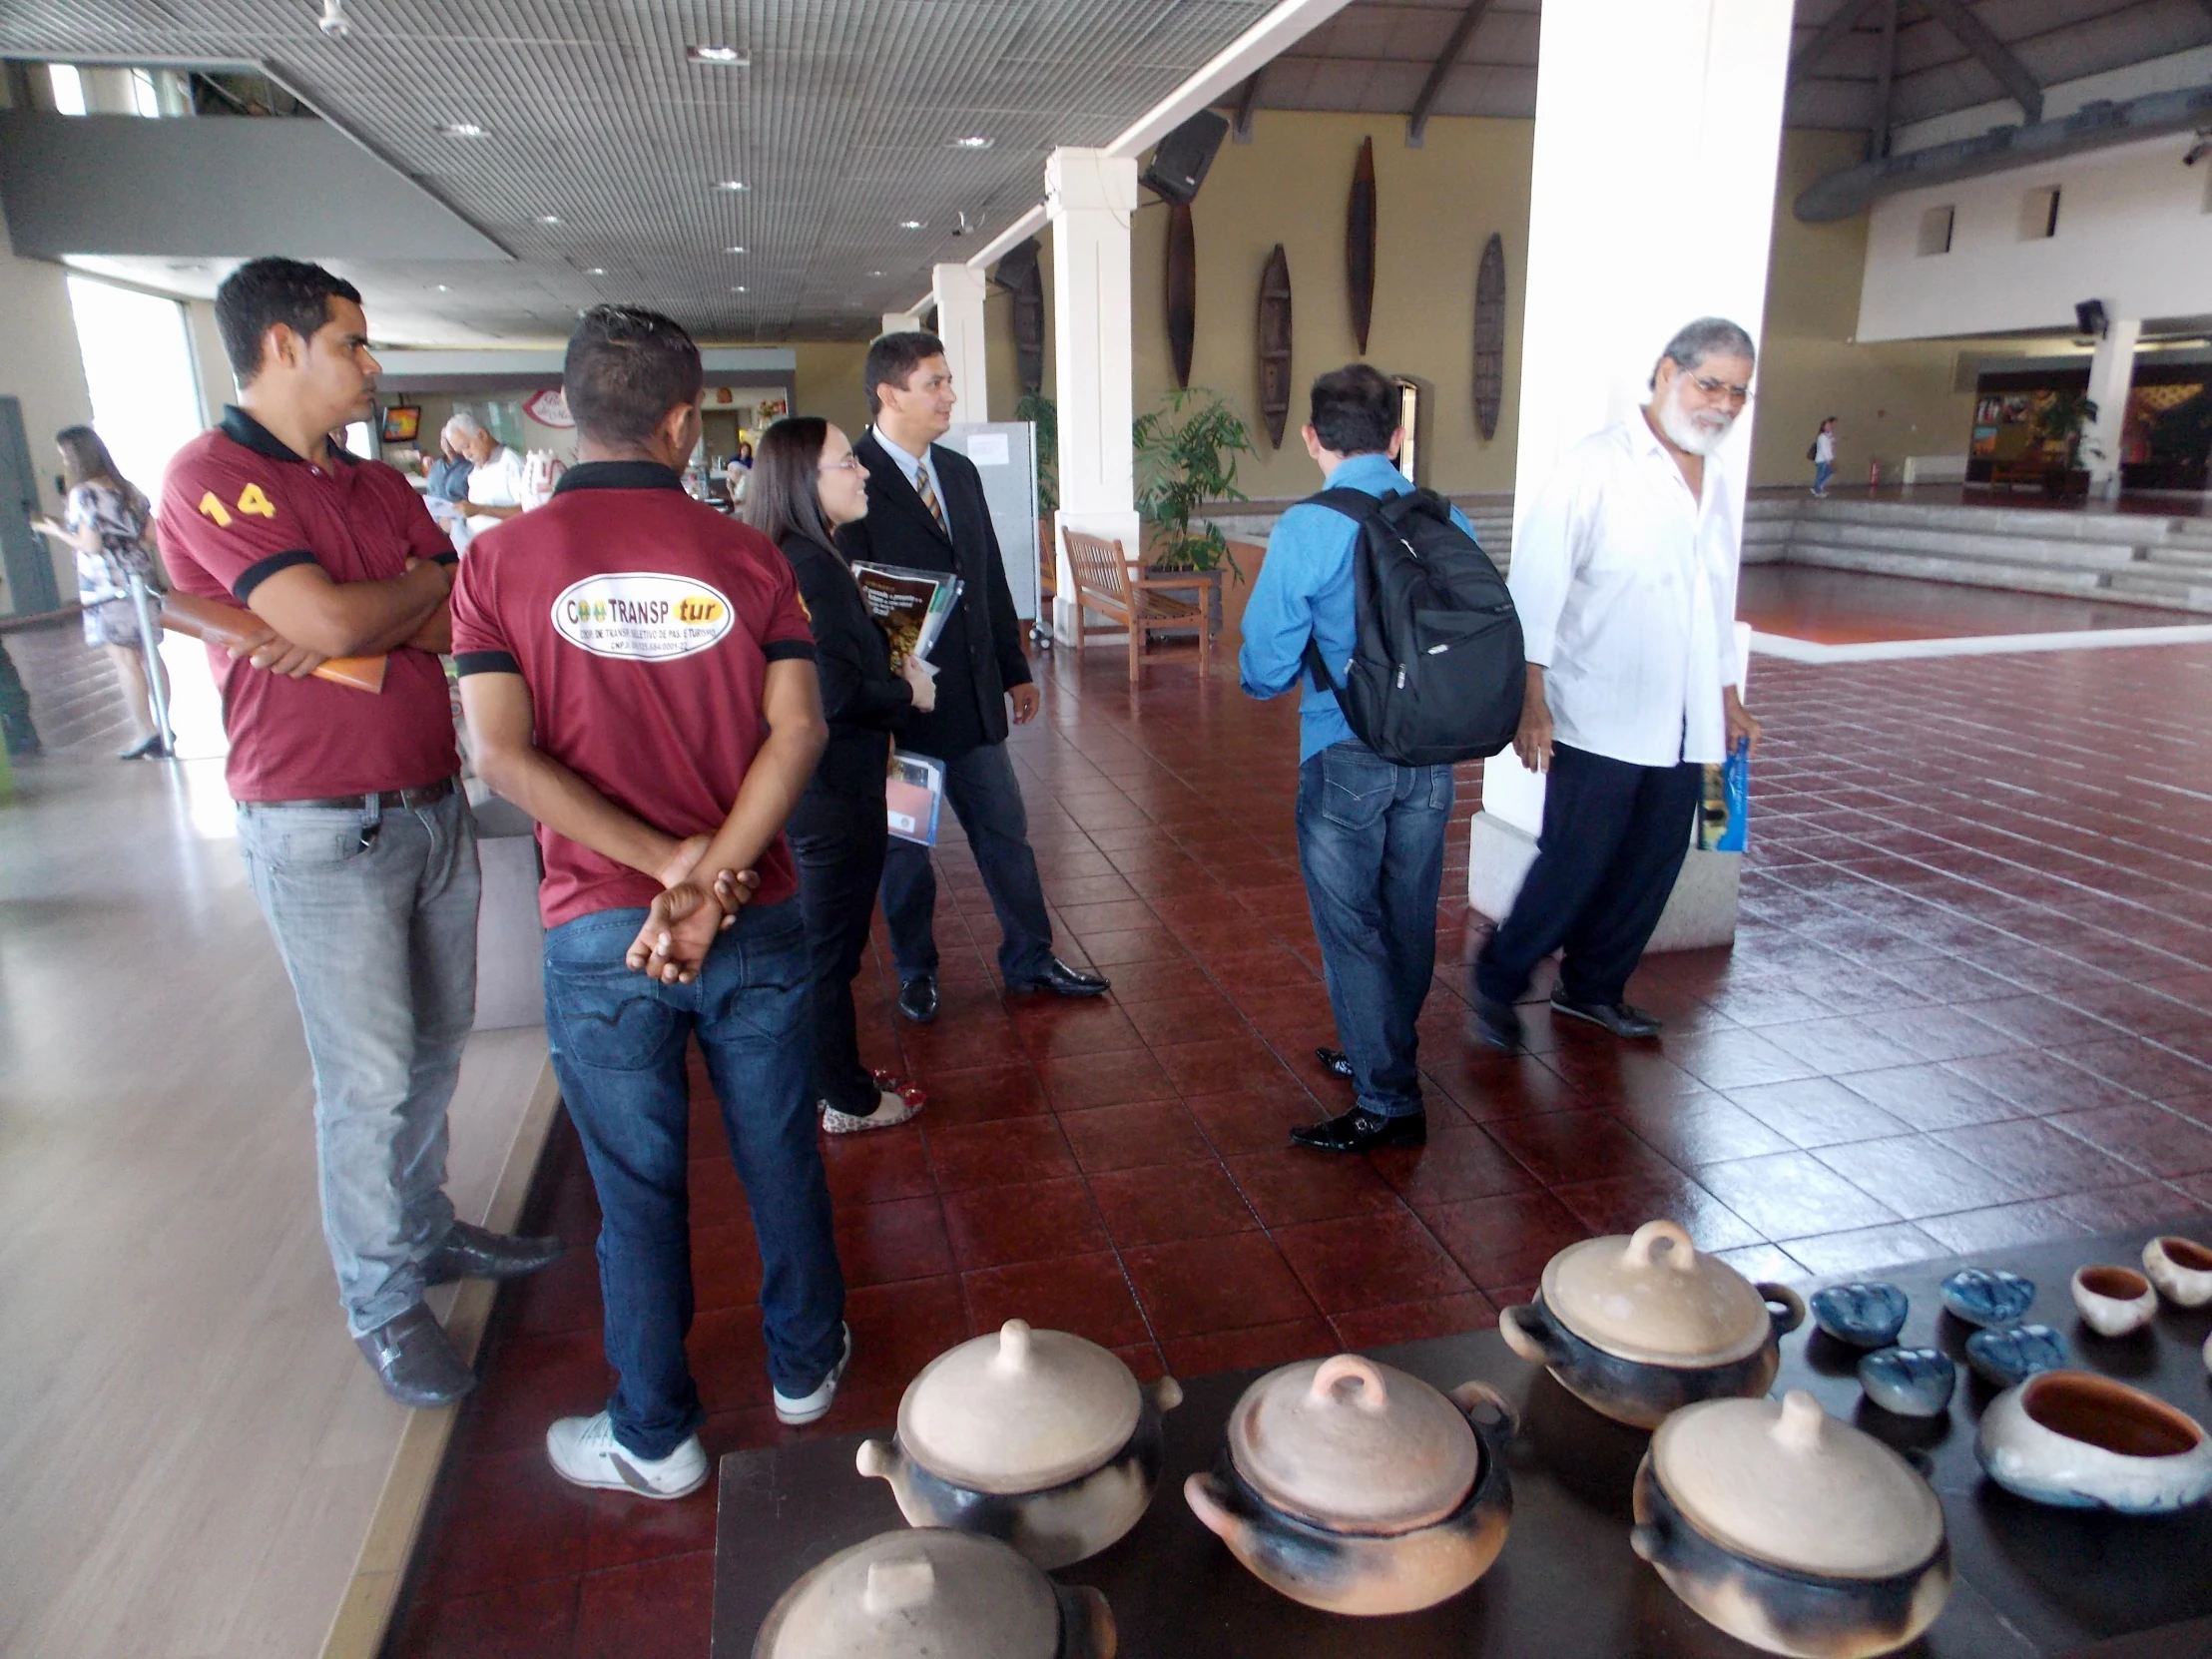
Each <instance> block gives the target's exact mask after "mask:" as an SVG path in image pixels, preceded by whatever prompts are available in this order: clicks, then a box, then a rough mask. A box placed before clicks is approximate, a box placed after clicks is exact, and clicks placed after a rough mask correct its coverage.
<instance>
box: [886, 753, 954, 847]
mask: <svg viewBox="0 0 2212 1659" xmlns="http://www.w3.org/2000/svg"><path fill="white" fill-rule="evenodd" d="M883 809H884V813H885V816H886V817H887V819H888V821H889V826H890V831H891V833H892V834H894V835H896V836H897V837H898V838H899V839H900V840H904V841H912V842H914V843H915V844H916V845H919V846H934V845H936V844H937V819H938V817H939V815H940V814H942V813H943V811H944V763H943V762H942V761H937V760H932V759H930V757H928V756H927V755H909V754H907V753H906V752H905V751H904V750H903V749H900V750H894V751H893V752H892V754H891V766H890V775H889V777H887V778H886V779H884V781H883Z"/></svg>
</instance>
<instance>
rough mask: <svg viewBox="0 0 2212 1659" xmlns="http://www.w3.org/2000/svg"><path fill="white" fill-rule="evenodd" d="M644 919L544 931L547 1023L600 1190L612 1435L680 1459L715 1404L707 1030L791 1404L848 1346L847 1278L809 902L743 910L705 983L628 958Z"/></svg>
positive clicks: (585, 921) (620, 915) (604, 913)
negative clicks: (701, 1285)
mask: <svg viewBox="0 0 2212 1659" xmlns="http://www.w3.org/2000/svg"><path fill="white" fill-rule="evenodd" d="M644 920H645V912H644V911H643V910H601V911H599V912H598V913H596V914H594V915H588V916H579V917H577V918H576V919H575V920H574V921H570V922H565V923H563V924H562V925H561V926H559V927H556V928H554V929H553V930H552V931H551V932H549V933H548V934H546V936H545V1025H546V1035H547V1038H548V1040H549V1041H550V1044H551V1046H552V1050H553V1064H554V1068H555V1070H556V1072H557V1073H558V1074H559V1077H560V1080H561V1093H562V1096H563V1097H564V1099H565V1100H566V1102H567V1104H568V1111H569V1116H570V1117H571V1118H573V1119H574V1120H575V1123H576V1129H577V1132H578V1134H580V1135H581V1136H582V1137H583V1142H584V1155H585V1157H586V1158H587V1159H588V1160H589V1161H590V1164H591V1177H592V1185H593V1186H594V1187H595V1188H597V1189H598V1193H599V1209H600V1215H601V1222H600V1229H599V1288H600V1293H601V1296H602V1297H603V1299H604V1301H605V1303H606V1309H607V1323H606V1345H607V1360H608V1363H609V1364H610V1365H612V1366H613V1367H614V1369H615V1372H616V1374H617V1378H616V1383H615V1391H614V1396H613V1398H611V1399H610V1400H609V1401H608V1402H607V1408H608V1411H609V1412H610V1414H611V1415H612V1418H613V1422H614V1430H615V1438H616V1439H618V1440H620V1441H621V1442H622V1443H623V1445H624V1446H626V1447H627V1448H628V1449H629V1450H631V1451H632V1452H634V1453H636V1454H637V1455H638V1456H640V1457H646V1458H660V1457H666V1456H667V1455H668V1454H669V1453H670V1452H672V1451H674V1450H675V1449H676V1448H677V1447H678V1446H679V1445H681V1444H682V1443H683V1442H684V1440H685V1438H686V1437H687V1436H688V1435H690V1434H691V1433H692V1431H693V1430H694V1429H696V1428H697V1427H698V1426H699V1424H700V1421H701V1419H702V1418H703V1417H704V1416H705V1412H704V1411H702V1410H701V1408H700V1404H699V1390H698V1388H697V1387H695V1386H694V1385H693V1383H692V1375H691V1368H690V1366H689V1365H688V1364H687V1363H686V1361H685V1358H684V1338H685V1336H686V1334H687V1333H688V1332H689V1331H690V1330H691V1322H692V1275H691V1232H690V1227H689V1221H690V1203H689V1198H688V1195H687V1193H686V1190H685V1176H686V1174H687V1168H688V1163H689V1159H690V1139H691V1136H690V1124H691V1101H690V1090H689V1088H688V1087H687V1085H686V1080H685V1067H684V1048H685V1042H686V1039H687V1038H690V1037H694V1036H696V1037H697V1038H698V1039H699V1046H700V1049H701V1051H702V1052H703V1053H704V1054H705V1055H706V1060H707V1075H708V1077H709V1078H710V1079H711V1080H712V1081H713V1083H714V1089H715V1098H716V1099H717V1100H718V1101H720V1102H721V1104H722V1125H723V1129H724V1131H725V1132H726V1133H727V1135H728V1136H729V1141H730V1154H731V1158H732V1160H733V1161H734V1162H735V1163H736V1164H737V1166H738V1176H739V1179H740V1180H742V1181H743V1182H744V1183H745V1196H746V1203H747V1205H748V1206H749V1208H750V1209H751V1210H752V1213H753V1231H754V1235H755V1236H756V1237H757V1238H758V1239H759V1241H760V1248H761V1323H762V1326H763V1329H764V1331H765V1332H766V1335H767V1338H768V1371H769V1377H770V1378H771V1380H772V1381H773V1382H774V1383H775V1384H776V1386H777V1387H778V1388H779V1389H780V1390H782V1391H783V1392H784V1393H786V1394H791V1395H794V1396H797V1395H801V1394H807V1393H811V1392H813V1391H814V1390H815V1388H817V1387H818V1386H820V1385H821V1383H822V1380H823V1379H824V1378H825V1377H827V1376H828V1375H829V1374H830V1367H832V1366H834V1365H835V1364H836V1362H837V1358H838V1356H839V1354H840V1353H841V1352H842V1351H843V1331H842V1325H843V1320H844V1276H843V1274H842V1273H841V1272H840V1271H839V1269H838V1267H837V1252H836V1243H835V1240H834V1239H833V1238H832V1236H831V1233H830V1189H829V1185H828V1183H827V1181H826V1180H825V1179H824V1176H823V1171H822V1149H821V1147H820V1145H819V1144H818V1143H817V1141H816V1139H815V1134H816V1116H815V1101H814V1094H813V1091H812V1090H811V1089H810V1088H809V1086H808V1084H809V1073H810V1070H811V1049H810V1047H809V1044H808V1025H807V930H806V924H805V922H804V921H803V920H802V919H801V916H800V907H799V903H798V901H797V900H796V899H794V900H792V901H790V902H787V903H783V904H772V905H769V906H767V907H765V908H761V909H754V908H751V907H748V908H746V909H744V910H741V911H739V912H738V920H737V924H736V925H735V926H733V927H732V928H730V930H729V931H728V932H726V933H724V934H723V935H722V937H721V938H720V939H719V940H717V941H716V943H715V947H714V949H713V950H711V951H709V952H708V954H707V962H706V966H705V967H704V969H703V970H702V971H701V973H700V975H699V977H698V979H696V980H695V981H693V982H692V983H691V984H689V985H664V984H662V983H660V982H659V981H657V980H653V979H648V978H646V977H645V975H643V974H641V973H633V972H632V971H631V970H630V969H629V968H628V967H626V966H624V965H623V960H622V955H623V952H624V951H625V950H627V949H628V948H629V946H630V941H631V940H632V939H634V938H636V937H637V932H638V928H639V926H640V925H642V924H643V922H644Z"/></svg>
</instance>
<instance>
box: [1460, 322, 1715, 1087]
mask: <svg viewBox="0 0 2212 1659" xmlns="http://www.w3.org/2000/svg"><path fill="white" fill-rule="evenodd" d="M1752 362H1753V349H1752V343H1751V336H1750V335H1749V334H1747V333H1745V332H1744V330H1743V329H1742V328H1740V327H1738V326H1737V325H1736V324H1735V323H1733V322H1729V321H1726V320H1724V319H1722V318H1720V317H1701V318H1699V319H1698V320H1697V321H1695V322H1692V323H1690V324H1689V325H1688V326H1687V327H1685V328H1683V329H1682V330H1681V332H1679V333H1677V334H1676V335H1675V337H1674V338H1673V339H1672V340H1670V341H1669V342H1668V344H1667V348H1666V351H1665V352H1664V353H1663V354H1662V355H1661V356H1660V358H1659V364H1658V367H1657V368H1656V369H1655V370H1654V371H1653V374H1652V379H1651V390H1652V397H1651V402H1650V404H1649V405H1648V406H1647V407H1645V408H1644V409H1642V410H1640V411H1639V412H1638V413H1637V414H1635V415H1632V416H1631V417H1630V418H1628V419H1627V420H1624V421H1622V422H1620V423H1619V424H1618V425H1615V426H1610V427H1608V428H1606V429H1605V430H1604V431H1602V432H1599V433H1596V434H1595V435H1593V436H1591V437H1588V438H1585V439H1583V440H1582V442H1580V443H1578V444H1576V445H1575V446H1574V448H1573V449H1571V450H1570V451H1568V453H1567V455H1566V458H1565V459H1564V460H1563V461H1562V462H1561V464H1560V467H1559V470H1558V472H1557V473H1556V474H1554V475H1553V477H1552V479H1551V481H1550V483H1549V484H1548V485H1546V486H1545V488H1544V491H1543V493H1542V494H1541V495H1540V496H1539V497H1538V498H1537V499H1536V501H1535V502H1534V504H1533V505H1532V506H1531V507H1530V509H1529V513H1528V517H1527V520H1526V522H1525V523H1524V524H1523V525H1522V526H1521V528H1520V531H1519V533H1518V534H1517V535H1516V537H1515V538H1514V546H1513V566H1512V575H1511V578H1510V586H1511V588H1512V592H1513V602H1514V604H1515V605H1516V606H1517V607H1518V608H1519V611H1520V620H1521V631H1522V633H1523V635H1524V636H1525V637H1526V640H1527V655H1528V692H1527V697H1526V699H1525V701H1524V703H1523V705H1522V713H1521V723H1520V731H1519V733H1518V734H1517V735H1516V736H1515V738H1514V739H1513V749H1514V752H1515V753H1516V754H1517V755H1518V756H1519V757H1520V760H1521V764H1522V765H1523V766H1526V767H1529V768H1531V769H1532V770H1534V771H1537V772H1542V773H1546V774H1548V777H1549V782H1548V786H1547V788H1546V791H1545V796H1544V823H1543V832H1542V834H1541V836H1540V837H1539V838H1538V841H1537V849H1536V861H1535V862H1534V864H1532V865H1531V866H1530V867H1529V871H1528V877H1527V879H1526V880H1525V881H1524V882H1523V883H1522V884H1521V890H1520V895H1519V897H1518V898H1516V899H1515V900H1514V902H1513V912H1512V914H1511V915H1509V916H1507V917H1506V918H1505V920H1504V921H1503V922H1502V923H1501V924H1500V925H1499V926H1498V928H1497V930H1496V931H1495V932H1493V933H1492V934H1491V935H1490V938H1489V942H1488V943H1487V944H1485V945H1484V946H1483V948H1482V953H1481V955H1480V957H1479V958H1478V959H1477V960H1476V962H1475V967H1474V995H1475V1018H1476V1023H1477V1026H1478V1029H1479V1030H1480V1032H1481V1034H1482V1036H1483V1037H1484V1038H1485V1039H1486V1040H1487V1041H1489V1042H1490V1043H1492V1044H1493V1045H1495V1046H1496V1047H1499V1048H1502V1049H1505V1050H1506V1051H1507V1052H1514V1051H1517V1050H1518V1049H1519V1047H1520V1042H1521V1026H1520V1016H1519V1015H1518V1014H1517V1013H1516V1012H1515V1011H1514V1004H1515V1003H1516V1002H1518V1001H1519V999H1520V997H1521V995H1522V993H1523V992H1525V991H1526V990H1527V988H1528V983H1529V980H1530V979H1531V977H1533V975H1534V973H1535V971H1536V965H1537V963H1539V962H1541V961H1542V960H1543V959H1544V958H1545V957H1546V956H1548V955H1550V954H1551V953H1552V952H1553V951H1554V950H1559V951H1561V952H1562V956H1561V960H1560V964H1559V982H1558V988H1557V989H1556V990H1554V991H1553V992H1552V997H1551V1005H1552V1008H1553V1009H1554V1010H1555V1011H1556V1012H1559V1013H1562V1014H1566V1015H1569V1016H1571V1017H1573V1018H1576V1019H1583V1020H1588V1021H1589V1022H1591V1023H1592V1024H1594V1025H1599V1026H1602V1027H1603V1028H1604V1029H1606V1030H1607V1031H1610V1032H1611V1033H1613V1035H1615V1036H1617V1037H1653V1036H1656V1035H1658V1032H1659V1022H1658V1021H1657V1020H1655V1019H1653V1018H1652V1017H1651V1016H1650V1015H1649V1014H1647V1013H1645V1012H1643V1011H1642V1010H1641V1009H1638V1008H1634V1007H1631V1006H1630V1005H1629V1004H1628V1003H1627V1001H1626V1000H1625V999H1624V995H1625V992H1626V990H1627V986H1628V976H1629V975H1630V974H1631V973H1632V972H1634V971H1635V968H1636V963H1637V962H1638V960H1639V959H1640V958H1641V957H1642V955H1643V952H1644V946H1645V944H1646V943H1648V942H1649V941H1650V938H1651V932H1652V929H1653V928H1654V927H1656V926H1657V925H1658V924H1659V913H1660V911H1662V910H1663V909H1665V908H1666V903H1667V895H1668V893H1669V892H1671V891H1672V890H1673V888H1674V881H1675V877H1676V875H1678V874H1679V873H1680V872H1681V869H1682V860H1683V858H1684V857H1685V856H1686V855H1687V854H1688V852H1689V846H1690V831H1691V828H1692V825H1693V821H1694V817H1695V814H1696V812H1697V809H1698V803H1699V800H1700V798H1701V795H1702V792H1703V784H1704V768H1705V765H1706V764H1707V763H1709V762H1718V761H1720V760H1722V759H1723V758H1725V756H1726V754H1727V752H1728V750H1729V748H1730V747H1731V746H1732V745H1733V744H1735V743H1736V742H1737V741H1738V740H1742V741H1744V742H1746V743H1754V744H1755V743H1757V741H1758V738H1759V723H1758V721H1756V720H1754V719H1753V718H1752V716H1751V714H1750V712H1749V711H1748V710H1746V709H1745V707H1744V705H1743V699H1742V697H1741V696H1740V695H1739V692H1738V685H1739V682H1740V681H1741V678H1742V676H1741V672H1740V669H1739V665H1738V663H1737V661H1736V647H1735V619H1736V565H1737V560H1738V557H1739V554H1740V551H1741V544H1742V534H1743V532H1742V526H1741V525H1740V524H1739V523H1738V522H1737V515H1736V504H1735V502H1736V498H1735V494H1734V492H1733V491H1732V490H1731V489H1730V488H1729V482H1728V479H1727V477H1726V476H1725V474H1724V472H1723V470H1722V467H1721V463H1720V461H1719V460H1718V459H1717V456H1716V452H1717V451H1718V450H1719V448H1720V445H1721V442H1722V440H1723V439H1725V438H1726V437H1727V436H1728V433H1729V430H1730V428H1731V427H1733V426H1734V425H1735V423H1736V417H1737V416H1738V415H1739V414H1740V413H1741V412H1742V411H1743V408H1744V405H1745V403H1746V402H1748V401H1749V399H1750V396H1751V385H1750V382H1751V374H1752Z"/></svg>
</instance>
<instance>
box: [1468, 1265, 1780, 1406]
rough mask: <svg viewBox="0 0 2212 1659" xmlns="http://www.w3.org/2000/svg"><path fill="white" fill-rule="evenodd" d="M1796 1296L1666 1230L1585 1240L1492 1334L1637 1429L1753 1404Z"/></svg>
mask: <svg viewBox="0 0 2212 1659" xmlns="http://www.w3.org/2000/svg"><path fill="white" fill-rule="evenodd" d="M1804 1320H1805V1299H1804V1298H1803V1297H1801V1296H1799V1295H1798V1294H1797V1292H1795V1291H1793V1290H1791V1289H1790V1288H1789V1287H1788V1286H1786V1285H1774V1284H1765V1283H1762V1284H1758V1285H1754V1284H1753V1283H1752V1282H1751V1281H1750V1280H1748V1279H1746V1278H1744V1276H1743V1275H1742V1274H1740V1273H1738V1272H1737V1271H1736V1270H1735V1269H1734V1268H1731V1267H1730V1266H1729V1265H1728V1264H1727V1263H1725V1262H1718V1261H1715V1260H1714V1259H1713V1258H1712V1257H1710V1256H1705V1255H1701V1254H1700V1253H1699V1252H1698V1250H1697V1248H1696V1246H1694V1245H1693V1244H1692V1243H1691V1242H1690V1235H1689V1234H1688V1233H1687V1232H1685V1231H1684V1230H1683V1229H1682V1228H1681V1227H1679V1226H1678V1225H1676V1224H1675V1223H1674V1222H1671V1221H1651V1222H1646V1223H1644V1225H1643V1226H1641V1227H1639V1228H1637V1229H1636V1231H1635V1233H1634V1234H1633V1235H1631V1236H1629V1237H1626V1238H1623V1237H1621V1236H1619V1235H1618V1234H1616V1235H1614V1236H1612V1237H1610V1238H1603V1239H1585V1240H1583V1241H1582V1242H1581V1243H1580V1244H1574V1245H1569V1246H1568V1247H1567V1248H1566V1249H1565V1250H1562V1251H1561V1252H1559V1254H1558V1255H1556V1256H1554V1257H1553V1258H1552V1259H1551V1260H1550V1262H1549V1263H1547V1264H1546V1265H1545V1267H1544V1276H1543V1282H1542V1284H1541V1286H1540V1287H1539V1288H1538V1290H1537V1293H1536V1300H1535V1301H1533V1302H1530V1303H1525V1304H1523V1305H1521V1306H1519V1307H1515V1308H1507V1309H1506V1310H1505V1311H1504V1312H1503V1313H1501V1314H1500V1315H1499V1316H1498V1332H1499V1334H1500V1335H1501V1336H1503V1337H1504V1339H1505V1343H1506V1346H1507V1347H1509V1348H1510V1349H1512V1351H1513V1352H1514V1353H1515V1354H1518V1355H1519V1356H1520V1357H1521V1358H1522V1359H1524V1360H1529V1361H1532V1362H1534V1363H1535V1364H1537V1365H1539V1366H1544V1367H1547V1368H1548V1369H1549V1370H1550V1372H1551V1375H1552V1376H1553V1377H1555V1378H1557V1379H1558V1380H1559V1382H1560V1384H1561V1385H1562V1386H1563V1387H1565V1388H1566V1389H1567V1390H1568V1392H1570V1393H1572V1394H1574V1395H1576V1396H1577V1397H1578V1398H1580V1399H1582V1400H1583V1401H1584V1402H1585V1403H1587V1404H1588V1405H1590V1406H1591V1407H1592V1408H1593V1409H1595V1410H1598V1411H1601V1412H1603V1413H1604V1414H1605V1415H1606V1416H1609V1417H1612V1418H1614V1419H1616V1420H1617V1421H1620V1422H1625V1423H1631V1424H1633V1425H1634V1426H1636V1427H1638V1428H1655V1427H1657V1426H1658V1425H1659V1423H1660V1422H1662V1421H1663V1420H1665V1418H1666V1416H1667V1414H1668V1413H1669V1412H1671V1411H1676V1410H1679V1409H1681V1408H1682V1407H1683V1406H1685V1405H1689V1404H1693V1403H1695V1402H1696V1401H1698V1400H1701V1399H1723V1398H1736V1397H1747V1398H1748V1397H1756V1396H1758V1395H1760V1394H1763V1393H1765V1392H1766V1391H1767V1389H1768V1388H1769V1387H1771V1386H1772V1385H1773V1383H1774V1379H1775V1373H1776V1372H1777V1371H1779V1370H1780V1369H1781V1365H1782V1356H1781V1348H1780V1343H1781V1339H1782V1337H1783V1336H1784V1335H1785V1334H1786V1333H1788V1332H1791V1331H1795V1330H1796V1329H1797V1328H1798V1326H1799V1325H1801V1324H1803V1323H1804Z"/></svg>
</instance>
